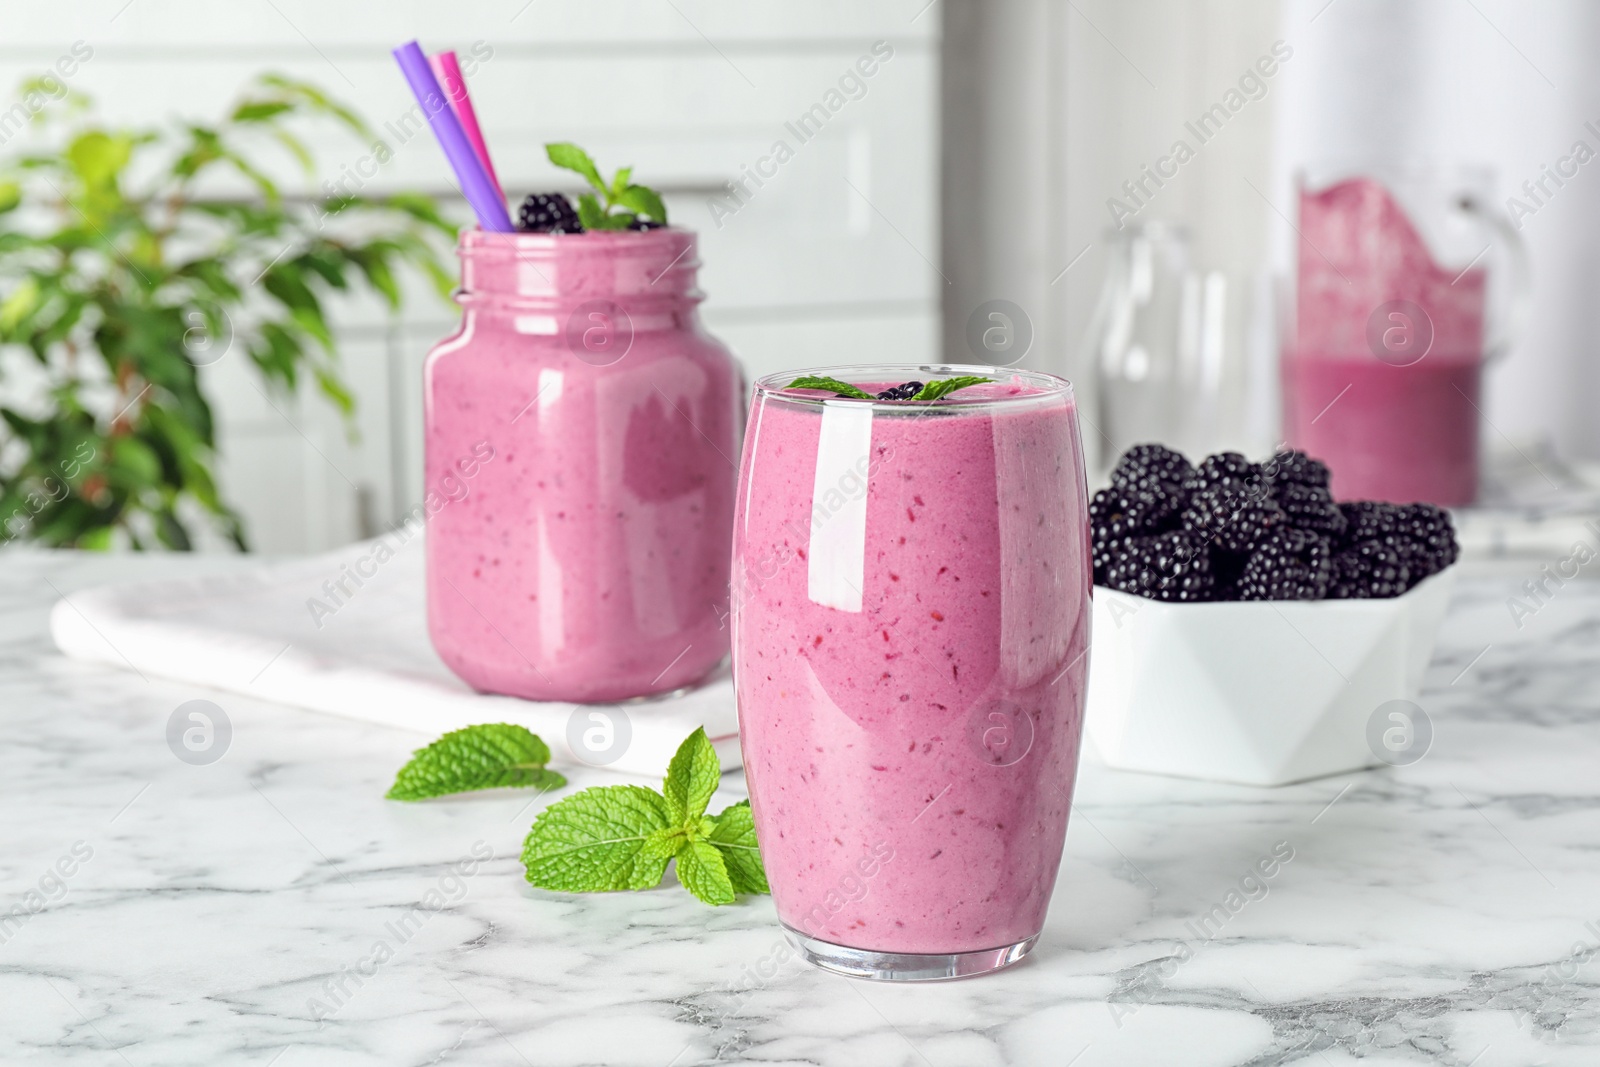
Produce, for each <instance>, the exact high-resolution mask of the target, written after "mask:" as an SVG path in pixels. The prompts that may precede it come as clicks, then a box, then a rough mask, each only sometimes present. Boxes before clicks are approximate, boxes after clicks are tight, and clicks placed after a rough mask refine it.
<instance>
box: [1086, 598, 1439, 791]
mask: <svg viewBox="0 0 1600 1067" xmlns="http://www.w3.org/2000/svg"><path fill="white" fill-rule="evenodd" d="M1455 571H1456V568H1455V567H1449V568H1446V569H1445V570H1443V571H1441V572H1439V573H1438V574H1435V575H1433V576H1432V577H1429V578H1427V579H1425V580H1424V581H1422V582H1420V583H1419V584H1418V585H1417V586H1416V587H1415V588H1413V589H1410V590H1408V591H1407V592H1406V593H1405V594H1404V595H1403V596H1398V597H1394V598H1392V599H1388V600H1317V601H1303V600H1279V601H1249V602H1240V603H1219V604H1166V603H1162V602H1160V601H1155V600H1147V599H1145V598H1144V597H1138V596H1133V595H1131V594H1128V593H1119V592H1117V591H1115V590H1111V589H1105V588H1102V587H1100V586H1096V587H1095V590H1094V644H1093V647H1092V648H1091V650H1090V654H1089V702H1088V708H1087V710H1086V712H1085V722H1084V725H1085V729H1086V732H1087V734H1088V737H1089V743H1090V745H1091V747H1092V749H1093V751H1094V752H1095V753H1096V754H1097V755H1098V756H1099V758H1100V759H1101V761H1102V762H1104V763H1106V764H1109V765H1110V766H1112V767H1120V768H1122V769H1124V770H1130V771H1147V772H1150V773H1154V774H1174V775H1180V776H1183V777H1186V778H1209V779H1214V780H1218V781H1224V782H1241V783H1244V784H1246V785H1284V784H1286V783H1288V782H1297V781H1301V780H1303V779H1306V778H1318V777H1321V776H1323V775H1328V774H1338V773H1340V772H1343V771H1352V770H1359V769H1360V768H1363V767H1369V766H1372V765H1374V764H1376V763H1379V762H1380V760H1379V759H1378V757H1377V755H1376V754H1375V752H1374V751H1373V748H1372V746H1371V744H1370V743H1369V741H1368V722H1369V720H1370V719H1372V717H1373V713H1374V712H1375V711H1377V709H1378V708H1379V706H1380V705H1382V704H1384V703H1386V702H1387V701H1391V700H1415V699H1416V696H1417V692H1418V690H1419V689H1420V688H1421V685H1422V674H1423V671H1424V670H1425V669H1426V668H1427V666H1428V660H1429V658H1430V657H1431V656H1432V655H1433V645H1434V640H1435V639H1436V637H1437V636H1438V630H1439V623H1440V620H1441V619H1442V618H1443V617H1444V610H1445V606H1446V604H1447V603H1448V602H1449V599H1450V588H1451V586H1452V585H1454V583H1455Z"/></svg>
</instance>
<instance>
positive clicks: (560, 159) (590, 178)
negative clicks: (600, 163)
mask: <svg viewBox="0 0 1600 1067" xmlns="http://www.w3.org/2000/svg"><path fill="white" fill-rule="evenodd" d="M544 152H545V155H546V156H548V157H549V158H550V162H552V163H554V164H555V165H556V166H558V167H562V168H564V169H566V170H571V171H577V172H578V173H579V174H581V175H583V177H584V180H585V181H587V182H588V183H589V184H590V185H592V186H594V188H595V191H596V192H598V193H600V194H601V195H605V193H606V192H607V191H608V190H607V189H606V183H605V182H604V181H602V180H601V179H600V170H599V168H598V167H596V166H595V165H594V160H592V159H590V158H589V153H587V152H585V151H584V150H583V149H581V148H579V147H578V146H577V145H575V144H571V143H570V142H566V141H560V142H556V143H553V144H547V145H545V146H544Z"/></svg>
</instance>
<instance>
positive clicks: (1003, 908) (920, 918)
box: [733, 367, 1092, 978]
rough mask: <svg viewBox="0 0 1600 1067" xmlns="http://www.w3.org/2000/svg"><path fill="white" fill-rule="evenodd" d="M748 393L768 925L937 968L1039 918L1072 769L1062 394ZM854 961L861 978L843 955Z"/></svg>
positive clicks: (744, 637)
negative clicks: (924, 398)
mask: <svg viewBox="0 0 1600 1067" xmlns="http://www.w3.org/2000/svg"><path fill="white" fill-rule="evenodd" d="M930 370H934V371H935V376H938V377H947V376H952V375H956V374H968V373H986V374H987V375H988V376H990V377H991V378H992V379H993V380H992V381H991V382H990V383H989V384H985V385H979V386H973V387H969V388H967V389H965V390H962V391H960V392H958V393H955V394H953V395H952V396H950V397H948V398H946V399H944V400H941V401H936V402H933V403H931V404H930V403H926V402H899V403H897V402H878V403H873V402H868V401H861V400H843V399H834V398H831V397H828V395H827V394H824V393H817V392H813V391H790V390H785V389H784V388H783V385H784V384H785V383H787V382H788V381H789V380H791V379H792V378H793V377H794V375H793V374H788V375H782V376H777V377H775V378H772V379H768V380H766V381H764V382H762V383H760V385H759V386H758V388H757V390H756V395H755V398H754V401H753V404H752V407H751V414H750V423H749V431H748V433H747V436H746V441H745V450H744V459H743V464H742V467H741V474H740V482H739V499H738V511H737V513H736V515H735V535H734V561H735V563H734V572H735V582H736V586H735V597H734V613H733V623H734V625H733V635H734V636H733V646H734V682H735V686H736V689H737V695H738V703H739V721H740V730H741V734H740V737H741V743H742V746H743V749H744V758H745V767H746V774H747V776H748V780H749V785H750V793H751V803H752V805H753V807H754V812H755V819H756V826H757V832H758V834H759V836H760V840H761V850H762V856H763V859H764V862H765V864H766V869H767V876H768V880H769V881H770V883H771V885H772V893H773V899H774V901H775V903H776V905H777V910H778V915H779V917H780V919H781V920H782V921H783V923H784V925H785V926H786V927H788V928H789V930H790V931H791V936H792V937H795V938H796V939H797V940H798V941H799V942H800V943H801V947H802V951H804V952H806V953H807V954H808V956H809V957H810V958H812V959H813V961H814V962H818V963H821V964H822V965H824V966H831V967H835V968H836V969H841V970H846V971H848V972H849V973H858V974H871V975H873V976H876V977H891V978H927V977H953V976H956V975H959V974H966V973H977V972H981V971H983V970H988V969H993V968H994V967H997V966H1003V965H1005V964H1006V963H1009V962H1013V961H1014V960H1015V959H1017V958H1020V956H1021V955H1022V954H1023V953H1025V952H1026V951H1027V949H1028V948H1029V947H1030V946H1031V944H1032V941H1033V939H1034V938H1035V937H1036V936H1037V935H1038V933H1039V931H1040V930H1041V928H1042V927H1043V924H1044V918H1045V910H1046V907H1047V906H1048V904H1049V900H1050V894H1051V890H1052V888H1053V886H1054V885H1055V879H1056V870H1057V867H1058V865H1059V863H1060V859H1061V849H1062V844H1063V841H1064V838H1065V834H1066V827H1067V814H1068V810H1069V808H1070V806H1071V797H1072V788H1073V782H1074V778H1075V775H1076V771H1077V762H1078V740H1079V734H1080V730H1081V726H1082V713H1083V698H1084V684H1085V681H1086V677H1087V666H1088V663H1087V657H1086V656H1085V655H1084V653H1085V652H1086V651H1087V648H1088V642H1089V610H1088V609H1089V596H1090V588H1091V584H1092V578H1091V573H1090V564H1089V551H1088V526H1087V510H1086V490H1085V485H1084V472H1083V461H1082V452H1081V446H1080V443H1079V438H1078V429H1077V416H1076V409H1075V407H1074V404H1073V400H1072V395H1071V387H1070V386H1069V385H1068V384H1067V383H1066V382H1064V381H1062V380H1060V379H1058V378H1053V377H1051V376H1049V375H1042V374H1031V373H1022V372H1010V371H996V370H993V369H991V368H967V367H957V368H944V367H941V368H937V369H934V368H916V367H878V368H845V369H843V370H837V371H831V372H829V373H831V374H832V375H833V376H834V377H840V378H843V379H844V380H846V381H851V382H854V383H856V384H858V385H861V386H862V387H863V388H865V389H866V390H867V391H869V392H877V391H879V390H880V389H883V388H887V387H888V386H889V385H894V384H898V383H899V382H901V381H904V380H906V379H913V378H916V379H922V380H926V379H927V377H928V376H929V372H930ZM863 961H865V962H863Z"/></svg>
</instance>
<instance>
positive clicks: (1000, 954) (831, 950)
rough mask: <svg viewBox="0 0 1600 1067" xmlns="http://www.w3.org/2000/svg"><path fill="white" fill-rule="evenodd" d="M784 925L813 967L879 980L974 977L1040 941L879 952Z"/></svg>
mask: <svg viewBox="0 0 1600 1067" xmlns="http://www.w3.org/2000/svg"><path fill="white" fill-rule="evenodd" d="M779 925H780V926H783V932H784V934H785V935H786V936H787V937H788V938H789V943H790V944H792V945H793V946H794V947H795V948H797V949H799V950H800V957H801V958H802V959H804V960H805V961H806V962H807V963H810V964H812V965H813V966H817V967H821V968H822V969H823V970H825V971H833V972H834V973H835V974H843V975H848V976H849V977H851V978H871V979H873V980H874V981H878V982H943V981H949V980H950V979H954V978H972V977H975V976H977V975H980V974H988V973H990V972H991V971H998V970H1000V969H1001V968H1004V967H1009V966H1011V965H1012V964H1013V963H1016V962H1017V961H1018V960H1020V959H1022V958H1023V957H1024V956H1026V955H1027V954H1028V952H1029V951H1030V950H1031V949H1032V948H1033V943H1034V942H1035V941H1037V940H1039V935H1038V934H1034V935H1033V936H1032V937H1030V938H1028V939H1027V940H1026V941H1018V942H1017V943H1016V944H1014V945H1002V946H1001V947H999V948H983V949H978V950H977V951H975V952H948V953H946V952H934V953H924V952H879V951H877V950H875V949H866V948H846V947H845V946H844V945H835V944H832V943H831V942H828V941H818V940H817V939H816V938H814V937H808V936H806V935H805V934H802V933H801V932H800V931H798V930H796V929H794V928H793V927H790V926H787V925H784V924H782V923H780V924H779Z"/></svg>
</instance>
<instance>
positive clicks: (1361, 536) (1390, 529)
mask: <svg viewBox="0 0 1600 1067" xmlns="http://www.w3.org/2000/svg"><path fill="white" fill-rule="evenodd" d="M1339 511H1340V512H1341V513H1342V514H1343V515H1344V517H1345V524H1346V525H1345V531H1344V541H1345V543H1346V544H1355V543H1357V542H1359V541H1371V540H1372V539H1374V538H1377V537H1385V536H1388V535H1392V534H1397V533H1399V532H1400V517H1401V516H1402V515H1403V514H1404V512H1405V509H1404V508H1403V507H1401V506H1400V505H1398V504H1385V503H1384V502H1383V501H1381V500H1349V501H1346V502H1345V503H1343V504H1340V505H1339Z"/></svg>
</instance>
